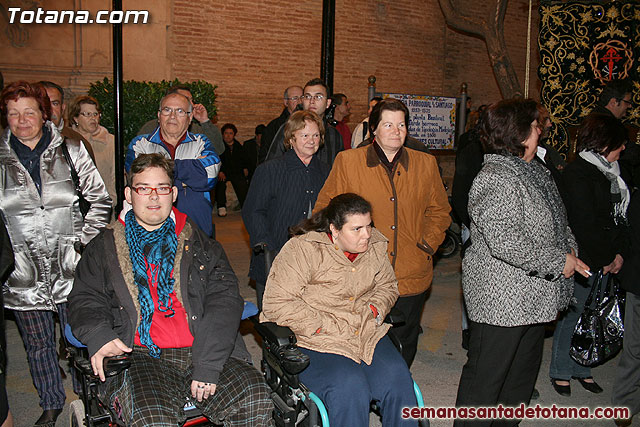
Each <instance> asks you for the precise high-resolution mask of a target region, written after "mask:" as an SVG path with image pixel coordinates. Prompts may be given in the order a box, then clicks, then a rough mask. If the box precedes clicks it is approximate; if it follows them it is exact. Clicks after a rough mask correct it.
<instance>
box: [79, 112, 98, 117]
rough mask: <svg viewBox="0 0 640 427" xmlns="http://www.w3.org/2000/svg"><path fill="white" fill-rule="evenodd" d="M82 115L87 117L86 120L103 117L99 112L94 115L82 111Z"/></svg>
mask: <svg viewBox="0 0 640 427" xmlns="http://www.w3.org/2000/svg"><path fill="white" fill-rule="evenodd" d="M80 115H81V116H83V117H86V118H89V117H101V116H102V114H101V113H97V112H96V113H92V112H89V111H81V112H80Z"/></svg>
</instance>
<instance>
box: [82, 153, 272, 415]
mask: <svg viewBox="0 0 640 427" xmlns="http://www.w3.org/2000/svg"><path fill="white" fill-rule="evenodd" d="M183 161H184V160H183ZM173 178H174V177H173V162H172V161H170V160H168V159H166V158H164V157H163V156H162V155H160V154H145V155H140V156H138V157H137V158H136V159H135V161H134V162H133V164H132V166H131V170H130V172H129V176H128V184H129V185H128V187H127V188H126V189H125V197H126V200H127V202H129V204H130V205H131V208H130V209H128V210H127V209H125V210H123V212H122V213H121V214H120V217H119V218H118V220H116V221H114V222H113V223H112V224H111V225H110V226H109V227H107V229H106V230H105V231H104V232H103V233H102V234H100V235H99V236H98V237H96V238H95V239H94V240H93V241H92V242H91V243H90V244H89V245H88V246H87V248H86V249H85V251H84V254H83V256H82V259H81V261H80V262H79V264H78V267H77V269H76V278H75V282H74V287H73V290H72V291H71V294H70V295H69V323H70V324H71V327H72V329H73V333H74V335H75V336H76V337H77V338H78V339H79V340H80V341H82V342H83V343H84V344H86V346H87V348H88V351H89V356H90V357H91V366H92V368H93V372H94V374H95V375H98V376H99V377H100V379H101V380H102V381H105V374H104V370H103V359H104V358H105V357H111V356H117V355H122V354H124V353H130V356H129V357H130V359H131V367H130V368H129V369H128V370H127V371H124V372H123V373H120V374H118V375H116V376H114V377H111V378H108V379H106V381H105V382H104V384H103V385H102V387H101V389H102V390H101V393H100V394H101V396H104V397H105V398H106V399H108V401H109V404H111V405H112V406H113V408H114V410H115V412H116V413H117V414H118V415H119V417H120V418H121V419H122V420H123V422H124V424H126V425H131V426H176V425H181V424H182V423H183V422H184V420H185V414H184V411H183V407H184V404H185V402H186V401H187V399H190V400H192V401H193V403H194V404H195V406H196V407H197V408H198V409H200V410H201V411H202V413H203V414H204V415H205V416H206V417H207V418H209V419H210V420H211V421H213V422H215V423H224V425H225V426H243V427H244V426H249V425H251V426H267V425H270V423H271V421H270V419H271V411H272V402H271V399H270V397H269V388H268V387H267V385H266V384H265V382H264V380H263V378H262V375H261V374H260V372H258V371H257V370H256V369H255V368H253V367H252V366H251V365H250V356H249V354H248V352H247V350H246V348H245V346H244V342H243V340H242V337H241V336H240V334H239V333H238V326H239V323H240V317H241V314H242V310H243V300H242V298H241V297H240V295H239V291H238V283H237V278H236V276H235V274H234V272H233V270H232V269H231V266H230V265H229V261H228V260H227V257H226V255H225V253H224V250H223V249H222V246H221V245H220V244H219V243H218V242H216V241H214V240H213V239H210V238H209V237H208V236H206V235H205V234H204V232H203V231H202V230H200V229H199V228H198V226H197V225H195V223H193V222H192V221H191V220H189V219H188V218H187V217H186V215H184V214H183V213H181V212H179V211H178V210H176V209H174V208H173V207H172V204H173V202H174V201H175V200H176V196H177V192H178V189H177V188H176V187H175V186H174V185H173ZM176 178H177V179H179V177H176Z"/></svg>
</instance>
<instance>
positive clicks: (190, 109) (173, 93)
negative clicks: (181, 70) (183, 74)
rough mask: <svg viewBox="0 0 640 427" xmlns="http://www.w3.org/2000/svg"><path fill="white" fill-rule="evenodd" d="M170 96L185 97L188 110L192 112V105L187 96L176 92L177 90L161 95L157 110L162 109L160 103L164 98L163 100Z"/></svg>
mask: <svg viewBox="0 0 640 427" xmlns="http://www.w3.org/2000/svg"><path fill="white" fill-rule="evenodd" d="M170 96H181V97H183V98H184V99H186V100H187V104H189V112H192V111H193V105H191V102H189V98H187V97H186V96H184V95H183V94H181V93H178V92H172V93H168V94H166V95H165V96H163V97H162V98H161V99H160V104H158V111H159V110H162V103H163V102H164V100H165V99H167V98H168V97H170Z"/></svg>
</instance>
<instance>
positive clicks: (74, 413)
mask: <svg viewBox="0 0 640 427" xmlns="http://www.w3.org/2000/svg"><path fill="white" fill-rule="evenodd" d="M69 418H70V425H71V427H85V426H86V424H85V422H84V420H85V414H84V404H83V403H82V400H80V399H77V400H74V401H73V402H71V403H70V404H69Z"/></svg>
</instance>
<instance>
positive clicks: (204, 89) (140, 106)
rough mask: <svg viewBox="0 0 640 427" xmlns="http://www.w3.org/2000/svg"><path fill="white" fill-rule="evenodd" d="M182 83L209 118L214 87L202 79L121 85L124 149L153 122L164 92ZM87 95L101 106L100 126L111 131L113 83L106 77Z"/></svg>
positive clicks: (112, 127)
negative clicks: (122, 88)
mask: <svg viewBox="0 0 640 427" xmlns="http://www.w3.org/2000/svg"><path fill="white" fill-rule="evenodd" d="M178 84H186V85H188V86H189V87H190V88H191V94H192V95H193V102H194V103H196V104H202V105H204V106H205V107H206V109H207V113H208V114H209V117H213V116H215V114H216V107H215V100H216V94H215V89H216V87H217V86H214V85H212V84H210V83H207V82H205V81H202V80H198V81H195V82H191V83H187V82H181V81H179V80H178V79H175V80H173V81H166V80H163V81H161V82H137V81H134V80H128V81H126V82H124V99H123V108H124V117H123V122H124V135H123V139H122V144H123V145H124V147H125V150H126V147H127V146H128V145H129V142H131V140H132V139H133V137H135V136H136V134H137V133H138V130H140V128H141V127H142V125H144V124H145V123H146V122H147V121H149V120H151V119H154V118H156V117H157V114H158V104H159V103H160V99H161V98H162V97H163V96H164V94H165V92H166V90H167V89H168V88H169V87H171V86H174V85H178ZM89 95H91V96H93V97H94V98H96V99H97V100H98V102H99V103H100V105H101V106H102V119H101V120H100V124H101V125H103V126H104V127H106V128H107V129H108V130H109V132H111V133H113V134H114V135H115V132H114V125H113V123H114V103H113V82H112V81H111V80H108V79H107V78H106V77H105V79H104V80H102V81H97V82H95V83H92V84H91V87H90V89H89Z"/></svg>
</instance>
